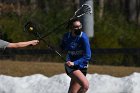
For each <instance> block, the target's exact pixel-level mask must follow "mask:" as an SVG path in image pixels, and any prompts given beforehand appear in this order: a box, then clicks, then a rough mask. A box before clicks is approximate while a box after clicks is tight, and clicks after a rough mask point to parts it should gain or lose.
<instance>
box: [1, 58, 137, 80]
mask: <svg viewBox="0 0 140 93" xmlns="http://www.w3.org/2000/svg"><path fill="white" fill-rule="evenodd" d="M133 72H140V67H123V66H98V65H89V68H88V73H89V74H94V73H98V74H107V75H111V76H116V77H124V76H128V75H130V74H132V73H133ZM61 73H65V70H64V66H63V63H57V62H56V63H54V62H53V63H51V62H22V61H21V62H19V61H10V60H7V61H3V60H0V75H2V74H4V75H10V76H18V77H19V76H27V75H32V74H43V75H46V76H48V77H50V76H53V75H56V74H61Z"/></svg>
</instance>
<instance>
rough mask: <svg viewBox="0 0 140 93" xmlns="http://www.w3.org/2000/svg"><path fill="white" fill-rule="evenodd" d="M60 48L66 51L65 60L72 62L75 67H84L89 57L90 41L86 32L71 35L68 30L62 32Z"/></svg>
mask: <svg viewBox="0 0 140 93" xmlns="http://www.w3.org/2000/svg"><path fill="white" fill-rule="evenodd" d="M61 47H62V49H64V50H66V51H68V53H67V56H66V61H72V62H74V66H76V67H77V68H79V69H80V68H86V67H87V64H88V62H89V60H90V58H91V50H90V43H89V39H88V37H87V35H86V33H84V32H81V34H80V35H79V36H76V37H73V36H72V35H71V33H70V32H68V33H66V34H64V37H63V40H62V44H61Z"/></svg>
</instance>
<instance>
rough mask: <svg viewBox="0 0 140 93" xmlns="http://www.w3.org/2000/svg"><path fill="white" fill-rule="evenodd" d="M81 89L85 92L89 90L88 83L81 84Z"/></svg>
mask: <svg viewBox="0 0 140 93" xmlns="http://www.w3.org/2000/svg"><path fill="white" fill-rule="evenodd" d="M82 88H83V89H84V90H85V91H87V90H88V89H89V83H85V84H83V86H82Z"/></svg>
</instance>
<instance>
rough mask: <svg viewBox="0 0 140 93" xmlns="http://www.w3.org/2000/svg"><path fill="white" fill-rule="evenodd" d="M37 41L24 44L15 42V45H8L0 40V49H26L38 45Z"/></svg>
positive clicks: (8, 43)
mask: <svg viewBox="0 0 140 93" xmlns="http://www.w3.org/2000/svg"><path fill="white" fill-rule="evenodd" d="M38 43H39V41H38V40H32V41H26V42H17V43H10V42H7V41H4V40H1V39H0V48H3V49H5V48H21V47H26V46H29V45H36V44H38Z"/></svg>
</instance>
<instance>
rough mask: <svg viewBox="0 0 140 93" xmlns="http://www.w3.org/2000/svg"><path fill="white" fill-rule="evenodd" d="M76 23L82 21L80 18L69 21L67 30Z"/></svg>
mask: <svg viewBox="0 0 140 93" xmlns="http://www.w3.org/2000/svg"><path fill="white" fill-rule="evenodd" d="M76 21H80V19H79V18H74V19H72V20H69V21H68V24H67V26H66V29H69V28H71V27H72V25H73V23H74V22H76Z"/></svg>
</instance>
